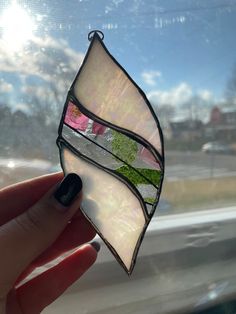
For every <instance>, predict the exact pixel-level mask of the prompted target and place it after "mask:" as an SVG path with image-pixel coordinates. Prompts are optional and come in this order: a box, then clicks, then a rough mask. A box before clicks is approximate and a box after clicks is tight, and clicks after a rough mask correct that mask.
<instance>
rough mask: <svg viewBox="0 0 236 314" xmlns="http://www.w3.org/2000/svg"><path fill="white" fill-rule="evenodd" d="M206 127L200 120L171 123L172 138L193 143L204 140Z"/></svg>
mask: <svg viewBox="0 0 236 314" xmlns="http://www.w3.org/2000/svg"><path fill="white" fill-rule="evenodd" d="M203 132H204V125H203V123H202V121H200V120H182V121H171V122H170V138H172V139H175V140H176V139H177V140H182V141H186V142H188V141H193V140H197V139H200V138H202V136H203Z"/></svg>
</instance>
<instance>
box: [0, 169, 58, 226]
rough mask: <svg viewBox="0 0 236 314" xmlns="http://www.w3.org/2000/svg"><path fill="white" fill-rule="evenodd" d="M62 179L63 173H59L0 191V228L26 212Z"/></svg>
mask: <svg viewBox="0 0 236 314" xmlns="http://www.w3.org/2000/svg"><path fill="white" fill-rule="evenodd" d="M62 178H63V173H62V172H57V173H53V174H49V175H44V176H41V177H37V178H34V179H30V180H27V181H24V182H20V183H17V184H14V185H11V186H8V187H6V188H3V189H2V190H0V226H1V225H3V224H5V223H6V222H8V221H9V220H11V219H13V218H14V217H16V216H18V215H20V214H21V213H23V212H24V211H26V210H27V209H28V208H29V207H31V206H32V205H33V204H34V203H36V202H37V201H38V200H39V199H40V198H41V197H42V196H43V195H44V194H45V193H46V192H47V191H48V190H49V189H50V188H51V187H52V186H53V185H55V184H56V183H57V182H59V181H61V180H62Z"/></svg>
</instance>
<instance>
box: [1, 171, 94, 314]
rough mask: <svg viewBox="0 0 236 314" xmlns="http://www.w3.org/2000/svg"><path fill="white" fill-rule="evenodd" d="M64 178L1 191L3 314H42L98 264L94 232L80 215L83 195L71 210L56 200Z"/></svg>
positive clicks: (54, 177)
mask: <svg viewBox="0 0 236 314" xmlns="http://www.w3.org/2000/svg"><path fill="white" fill-rule="evenodd" d="M62 179H63V174H62V173H55V174H51V175H46V176H42V177H38V178H35V179H32V180H28V181H25V182H21V183H18V184H15V185H12V186H9V187H6V188H4V189H2V190H0V252H1V258H0V313H1V314H5V313H7V314H9V313H11V314H22V313H24V314H29V313H30V314H38V313H40V312H41V311H42V310H43V309H44V308H45V307H46V306H47V305H49V304H50V303H52V302H53V301H54V300H55V299H56V298H58V297H59V296H60V295H61V294H62V293H63V292H64V291H65V290H66V289H67V288H68V287H69V286H70V285H71V284H72V283H73V282H75V281H76V280H77V279H78V278H79V277H81V276H82V275H83V274H84V272H85V271H86V270H87V269H88V268H89V267H90V266H91V265H92V264H93V263H94V262H95V260H96V257H97V250H96V249H95V247H94V246H93V245H91V244H86V243H87V242H88V241H90V240H92V239H93V238H94V236H95V231H94V229H93V228H92V227H91V225H90V224H89V222H88V221H87V220H86V219H85V218H84V216H83V215H82V213H81V211H80V210H79V207H80V202H81V199H82V192H79V193H78V195H77V196H76V198H75V200H74V201H73V202H72V204H70V205H69V206H67V207H65V206H63V205H61V204H60V203H59V202H58V201H57V200H56V199H55V197H54V193H55V191H56V190H57V187H58V184H59V183H60V181H61V180H62ZM78 246H79V248H78V249H77V250H75V251H73V253H71V254H70V255H68V256H67V257H65V258H64V259H63V260H62V261H61V262H60V263H59V264H57V265H56V266H54V267H52V268H50V269H48V270H46V271H45V272H43V273H42V274H40V275H38V276H36V277H34V278H33V279H31V280H28V281H25V282H23V283H22V284H21V282H22V280H23V279H25V278H26V277H27V276H28V275H29V274H30V273H31V272H32V271H33V270H35V268H36V267H39V266H43V265H44V264H46V263H48V262H50V261H51V260H53V259H55V258H57V257H58V256H60V255H62V254H63V253H65V252H67V251H69V250H71V249H74V248H77V247H78Z"/></svg>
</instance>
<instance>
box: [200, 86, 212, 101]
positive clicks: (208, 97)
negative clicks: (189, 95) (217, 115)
mask: <svg viewBox="0 0 236 314" xmlns="http://www.w3.org/2000/svg"><path fill="white" fill-rule="evenodd" d="M197 95H198V96H199V97H200V98H201V99H202V100H204V101H206V102H207V101H212V100H213V94H212V92H210V91H209V90H207V89H203V90H200V91H199V92H198V93H197Z"/></svg>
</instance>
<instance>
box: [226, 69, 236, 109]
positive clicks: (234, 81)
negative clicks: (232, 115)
mask: <svg viewBox="0 0 236 314" xmlns="http://www.w3.org/2000/svg"><path fill="white" fill-rule="evenodd" d="M225 96H226V99H227V101H228V103H229V104H230V105H234V106H236V64H235V65H234V66H233V70H232V73H231V76H230V78H229V80H228V82H227V84H226V90H225Z"/></svg>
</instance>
